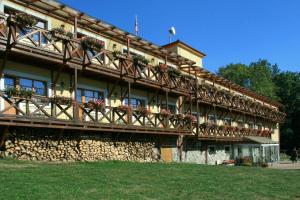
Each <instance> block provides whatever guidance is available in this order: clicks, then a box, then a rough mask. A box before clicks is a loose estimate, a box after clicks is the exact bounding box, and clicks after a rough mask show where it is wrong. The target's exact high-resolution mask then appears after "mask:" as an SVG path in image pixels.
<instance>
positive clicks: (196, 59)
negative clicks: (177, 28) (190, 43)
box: [177, 47, 202, 67]
mask: <svg viewBox="0 0 300 200" xmlns="http://www.w3.org/2000/svg"><path fill="white" fill-rule="evenodd" d="M177 53H178V54H179V55H181V56H182V57H185V58H187V59H190V60H192V61H194V62H196V65H197V66H199V67H202V58H201V57H200V56H197V55H195V54H194V53H192V52H190V51H187V50H185V49H184V48H181V47H177Z"/></svg>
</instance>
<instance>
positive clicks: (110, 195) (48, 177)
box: [0, 159, 300, 200]
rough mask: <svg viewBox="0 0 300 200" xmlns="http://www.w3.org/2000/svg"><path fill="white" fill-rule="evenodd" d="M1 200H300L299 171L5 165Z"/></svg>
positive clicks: (0, 180) (101, 164)
mask: <svg viewBox="0 0 300 200" xmlns="http://www.w3.org/2000/svg"><path fill="white" fill-rule="evenodd" d="M0 199H55V200H59V199H242V200H244V199H251V200H252V199H300V170H275V169H263V168H258V167H225V166H205V165H195V164H159V163H155V164H151V163H150V164H139V163H130V162H114V161H111V162H96V163H67V164H63V163H56V164H54V163H36V162H27V161H15V160H7V159H5V160H0Z"/></svg>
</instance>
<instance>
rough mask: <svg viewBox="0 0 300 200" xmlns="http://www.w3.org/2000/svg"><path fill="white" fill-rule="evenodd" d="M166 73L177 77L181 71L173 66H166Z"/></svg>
mask: <svg viewBox="0 0 300 200" xmlns="http://www.w3.org/2000/svg"><path fill="white" fill-rule="evenodd" d="M168 74H169V76H171V77H175V78H178V77H180V76H181V71H180V70H179V69H176V68H174V67H169V68H168Z"/></svg>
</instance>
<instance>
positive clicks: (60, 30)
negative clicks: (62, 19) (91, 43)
mask: <svg viewBox="0 0 300 200" xmlns="http://www.w3.org/2000/svg"><path fill="white" fill-rule="evenodd" d="M51 33H52V34H57V33H58V34H60V35H65V36H67V37H68V38H72V37H73V36H74V35H73V33H72V32H70V31H68V32H66V31H65V29H64V27H57V28H53V29H52V30H51Z"/></svg>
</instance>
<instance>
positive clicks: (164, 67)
mask: <svg viewBox="0 0 300 200" xmlns="http://www.w3.org/2000/svg"><path fill="white" fill-rule="evenodd" d="M154 68H155V70H156V71H158V72H161V73H164V72H166V71H167V69H168V65H166V64H163V63H159V65H156V66H155V67H154Z"/></svg>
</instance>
